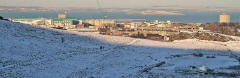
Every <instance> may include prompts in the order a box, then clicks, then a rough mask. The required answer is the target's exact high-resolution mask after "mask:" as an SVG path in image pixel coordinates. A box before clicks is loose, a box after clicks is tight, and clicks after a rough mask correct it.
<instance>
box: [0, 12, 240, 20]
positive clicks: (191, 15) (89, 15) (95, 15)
mask: <svg viewBox="0 0 240 78" xmlns="http://www.w3.org/2000/svg"><path fill="white" fill-rule="evenodd" d="M59 13H64V12H61V11H40V12H36V11H35V12H34V11H25V12H24V11H21V12H19V11H0V16H4V17H5V18H13V17H26V18H29V17H33V18H36V17H45V18H55V17H57V14H59ZM104 14H106V15H107V16H108V19H146V20H162V21H167V20H170V21H173V22H193V23H208V22H217V21H218V15H219V14H220V13H218V12H184V14H185V15H141V14H132V15H131V14H126V13H122V12H108V13H102V12H98V11H71V12H69V13H68V16H69V17H77V18H81V19H101V18H103V16H104ZM229 14H230V15H231V21H232V22H240V12H231V13H229Z"/></svg>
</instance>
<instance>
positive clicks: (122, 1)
mask: <svg viewBox="0 0 240 78" xmlns="http://www.w3.org/2000/svg"><path fill="white" fill-rule="evenodd" d="M99 1H100V5H101V6H102V7H103V8H152V7H153V6H155V7H156V6H158V7H195V8H204V7H214V8H215V7H217V8H240V0H99ZM0 6H30V7H31V6H39V7H79V8H96V7H98V4H97V0H0Z"/></svg>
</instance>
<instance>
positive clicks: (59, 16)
mask: <svg viewBox="0 0 240 78" xmlns="http://www.w3.org/2000/svg"><path fill="white" fill-rule="evenodd" d="M58 18H60V19H65V18H67V14H58Z"/></svg>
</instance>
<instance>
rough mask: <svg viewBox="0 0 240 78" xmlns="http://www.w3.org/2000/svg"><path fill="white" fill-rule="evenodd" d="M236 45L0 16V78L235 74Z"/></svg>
mask: <svg viewBox="0 0 240 78" xmlns="http://www.w3.org/2000/svg"><path fill="white" fill-rule="evenodd" d="M100 46H104V48H103V49H100ZM239 46H240V42H239V41H231V42H214V41H203V40H196V39H188V40H181V41H175V42H159V41H152V40H145V39H135V38H129V37H119V36H108V35H99V34H96V33H86V32H85V33H84V32H74V31H66V30H56V29H43V28H38V27H32V26H29V25H24V24H20V23H13V22H8V21H1V20H0V78H15V77H20V78H21V77H24V78H89V77H90V78H91V77H93V78H138V77H140V78H146V77H150V78H151V77H157V78H158V77H160V78H161V77H180V78H182V77H215V76H222V77H236V76H239V75H240V73H239V72H240V70H239V68H240V54H239V53H238V52H240V48H239Z"/></svg>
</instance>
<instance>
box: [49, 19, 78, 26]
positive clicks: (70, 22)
mask: <svg viewBox="0 0 240 78" xmlns="http://www.w3.org/2000/svg"><path fill="white" fill-rule="evenodd" d="M81 21H82V20H79V19H78V18H66V19H59V18H57V19H52V21H51V24H52V25H54V26H56V27H66V26H72V25H79V23H80V24H82V22H81Z"/></svg>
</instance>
